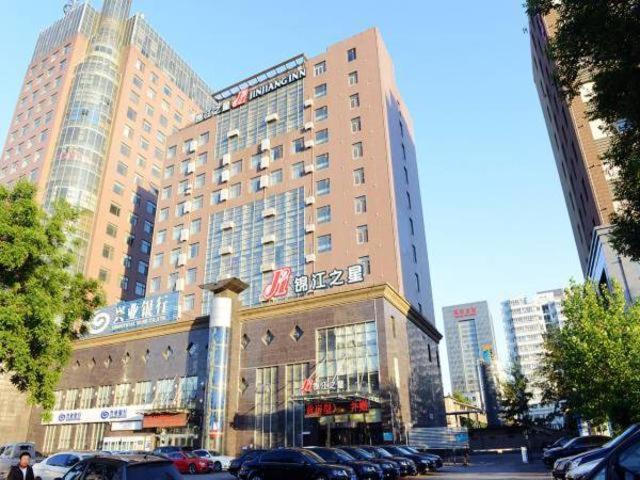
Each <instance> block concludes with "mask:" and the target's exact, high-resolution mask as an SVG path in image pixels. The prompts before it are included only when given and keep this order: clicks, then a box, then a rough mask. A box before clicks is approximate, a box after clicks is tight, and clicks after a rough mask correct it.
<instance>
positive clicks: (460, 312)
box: [453, 307, 478, 318]
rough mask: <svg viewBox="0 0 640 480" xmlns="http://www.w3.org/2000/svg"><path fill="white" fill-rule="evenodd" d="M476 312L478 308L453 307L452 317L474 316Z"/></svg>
mask: <svg viewBox="0 0 640 480" xmlns="http://www.w3.org/2000/svg"><path fill="white" fill-rule="evenodd" d="M477 313H478V309H477V308H476V307H466V308H454V309H453V316H454V318H462V317H474V316H476V314H477Z"/></svg>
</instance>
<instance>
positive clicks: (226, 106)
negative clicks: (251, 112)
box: [195, 67, 307, 123]
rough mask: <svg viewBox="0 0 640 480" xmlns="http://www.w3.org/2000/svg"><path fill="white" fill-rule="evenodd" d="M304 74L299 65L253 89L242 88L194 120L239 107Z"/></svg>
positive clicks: (197, 120) (204, 118)
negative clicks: (230, 97)
mask: <svg viewBox="0 0 640 480" xmlns="http://www.w3.org/2000/svg"><path fill="white" fill-rule="evenodd" d="M306 76H307V70H306V69H305V68H304V67H300V68H298V69H297V70H293V71H291V72H289V73H287V74H285V75H283V76H282V77H279V78H277V79H275V80H271V81H270V82H266V83H263V84H261V85H260V86H258V87H255V88H253V89H249V88H243V89H242V90H240V91H239V92H238V93H236V95H235V97H233V100H225V101H224V102H221V103H219V104H218V105H216V106H215V107H212V108H210V109H208V110H205V111H204V112H202V113H199V114H197V115H196V119H195V122H196V123H199V122H202V121H203V120H207V119H209V118H211V117H213V116H214V115H217V114H219V113H222V112H226V111H228V110H232V109H234V108H238V107H241V106H242V105H244V104H246V103H247V102H250V101H251V100H254V99H256V98H259V97H262V96H263V95H266V94H267V93H271V92H274V91H276V90H278V89H279V88H282V87H284V86H286V85H289V84H290V83H294V82H296V81H298V80H300V79H303V78H304V77H306Z"/></svg>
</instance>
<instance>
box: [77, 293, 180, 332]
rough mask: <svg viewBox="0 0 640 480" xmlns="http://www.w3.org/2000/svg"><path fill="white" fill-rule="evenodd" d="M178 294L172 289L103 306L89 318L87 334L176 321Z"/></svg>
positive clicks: (120, 330) (123, 330)
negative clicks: (160, 293)
mask: <svg viewBox="0 0 640 480" xmlns="http://www.w3.org/2000/svg"><path fill="white" fill-rule="evenodd" d="M179 295H180V294H179V293H178V292H171V293H165V294H162V295H155V296H152V297H145V298H139V299H137V300H132V301H130V302H120V303H117V304H115V305H110V306H108V307H105V308H101V309H100V310H98V311H96V312H95V314H94V316H93V318H91V320H90V321H89V329H88V332H87V335H88V336H89V337H95V336H101V335H112V334H114V333H120V332H125V331H129V330H136V329H139V328H145V327H150V326H154V325H159V324H163V323H170V322H175V321H176V320H177V319H178V310H179V309H178V306H179Z"/></svg>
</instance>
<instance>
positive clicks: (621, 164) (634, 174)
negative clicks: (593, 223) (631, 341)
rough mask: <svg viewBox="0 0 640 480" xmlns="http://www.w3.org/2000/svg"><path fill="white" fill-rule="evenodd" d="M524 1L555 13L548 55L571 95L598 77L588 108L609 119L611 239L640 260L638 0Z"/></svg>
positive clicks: (535, 11) (531, 9)
mask: <svg viewBox="0 0 640 480" xmlns="http://www.w3.org/2000/svg"><path fill="white" fill-rule="evenodd" d="M526 6H527V12H528V13H529V15H539V14H540V15H546V14H548V13H549V12H551V11H552V10H554V12H555V14H556V15H557V32H556V33H555V35H554V37H553V38H552V39H551V41H550V45H549V55H550V57H551V59H552V60H553V61H554V62H555V64H556V66H557V72H556V73H557V83H558V85H559V86H560V87H561V90H562V91H563V92H565V93H566V95H567V97H568V98H569V99H570V98H572V97H573V96H575V95H576V94H577V93H578V88H579V87H580V85H581V84H582V83H584V82H585V79H589V80H590V81H593V82H594V97H593V98H592V100H591V101H590V102H589V103H590V106H589V108H590V110H589V112H588V114H589V117H590V118H591V119H602V120H604V121H605V123H606V124H607V125H609V127H608V133H610V134H611V145H610V148H609V150H608V151H607V153H606V154H605V156H604V160H605V161H606V162H607V163H608V165H609V166H610V167H613V168H614V169H615V170H616V171H617V172H618V175H619V176H618V179H617V180H616V181H615V182H614V196H615V198H616V199H617V200H620V201H621V208H620V210H619V211H618V212H616V213H615V214H614V215H613V218H612V226H613V231H612V241H613V244H614V246H615V248H616V249H617V250H618V252H620V253H622V254H624V255H627V256H629V257H631V258H632V259H634V260H640V69H639V68H638V65H640V1H638V0H594V1H585V0H563V1H562V2H558V1H555V0H527V4H526Z"/></svg>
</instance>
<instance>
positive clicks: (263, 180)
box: [260, 175, 269, 188]
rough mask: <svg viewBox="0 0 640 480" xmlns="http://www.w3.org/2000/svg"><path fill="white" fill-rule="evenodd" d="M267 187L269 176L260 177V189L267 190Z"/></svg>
mask: <svg viewBox="0 0 640 480" xmlns="http://www.w3.org/2000/svg"><path fill="white" fill-rule="evenodd" d="M268 186H269V175H261V176H260V188H267V187H268Z"/></svg>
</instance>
